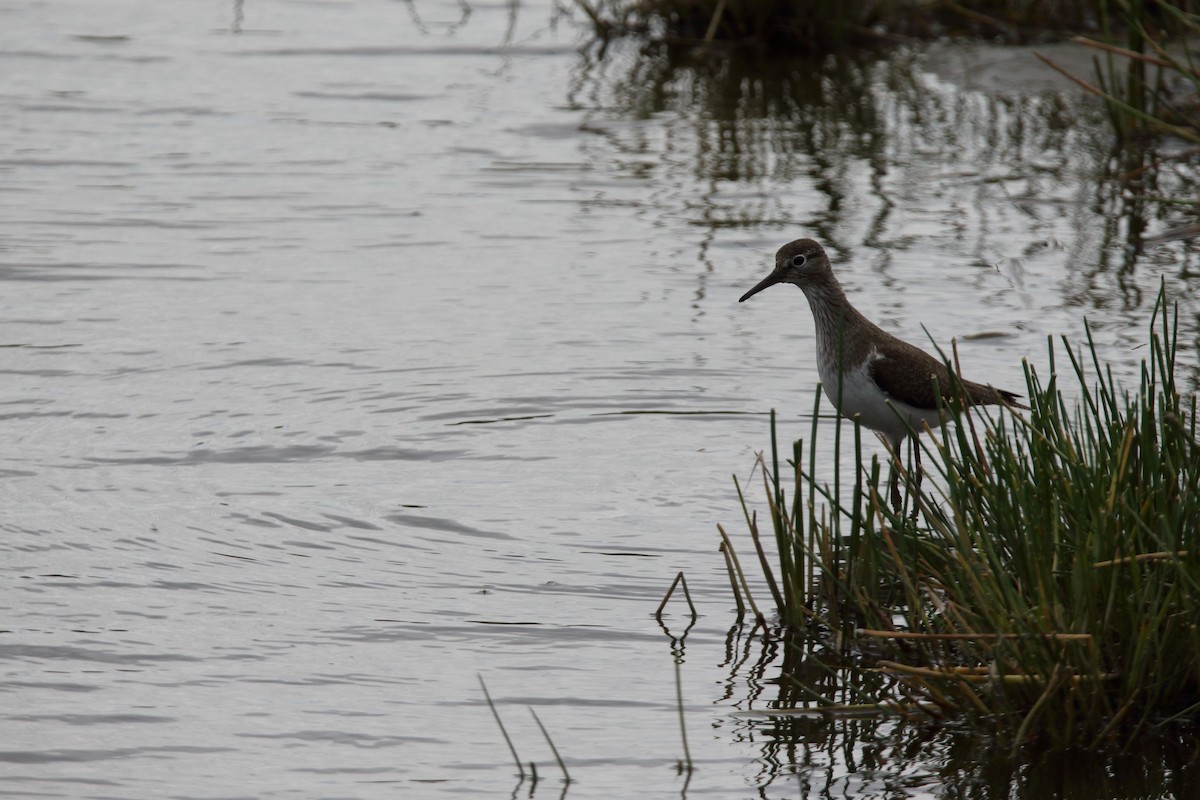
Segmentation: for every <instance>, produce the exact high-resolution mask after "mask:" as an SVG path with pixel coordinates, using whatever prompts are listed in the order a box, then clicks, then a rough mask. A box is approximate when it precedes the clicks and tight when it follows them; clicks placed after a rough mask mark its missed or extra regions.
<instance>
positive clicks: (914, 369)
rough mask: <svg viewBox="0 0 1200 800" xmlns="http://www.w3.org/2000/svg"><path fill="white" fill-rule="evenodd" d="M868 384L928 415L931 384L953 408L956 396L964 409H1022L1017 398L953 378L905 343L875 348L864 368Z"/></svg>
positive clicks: (934, 403)
mask: <svg viewBox="0 0 1200 800" xmlns="http://www.w3.org/2000/svg"><path fill="white" fill-rule="evenodd" d="M868 370H869V374H870V376H871V380H873V381H875V385H876V386H878V387H879V388H880V389H881V390H883V391H884V392H885V393H887V394H888V395H889V396H891V397H892V398H894V399H896V400H899V401H900V402H902V403H907V404H908V405H910V406H912V407H913V408H920V409H925V410H929V411H932V410H934V409H936V408H937V407H938V399H937V395H936V394H934V382H935V381H936V385H937V391H938V393H939V394H941V396H942V402H943V403H947V402H948V403H949V404H950V405H951V406H953V405H955V403H954V401H955V400H956V399H957V398H958V397H959V395H960V393H961V394H962V395H966V398H967V404H968V405H992V404H996V405H1011V406H1016V407H1017V408H1025V407H1026V406H1024V405H1022V404H1021V403H1020V402H1018V398H1019V397H1020V395H1019V394H1015V393H1013V392H1007V391H1004V390H1002V389H996V388H995V387H992V386H986V385H984V384H982V383H975V381H968V380H964V379H963V378H956V377H955V376H952V375H951V374H950V370H948V369H947V368H946V365H945V364H943V363H942V362H941V361H938V360H937V359H936V358H934V357H933V356H931V355H929V354H928V353H926V352H925V351H923V350H918V349H917V348H915V347H913V346H912V345H910V344H907V343H906V342H901V341H898V340H897V341H894V342H888V343H887V344H886V345H885V346H884V347H881V348H879V355H878V357H877V358H876V359H875V360H874V361H872V362H871V363H870V365H869V367H868Z"/></svg>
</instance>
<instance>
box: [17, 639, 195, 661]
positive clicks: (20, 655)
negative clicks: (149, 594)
mask: <svg viewBox="0 0 1200 800" xmlns="http://www.w3.org/2000/svg"><path fill="white" fill-rule="evenodd" d="M6 660H8V661H87V662H90V663H95V664H122V665H131V664H133V665H149V664H159V663H163V662H172V661H203V660H205V659H201V658H196V657H194V656H183V655H176V654H171V653H123V654H119V655H118V654H116V653H112V652H108V651H105V650H96V649H92V648H86V647H75V646H71V645H63V646H60V647H53V646H50V645H34V644H5V645H0V661H6Z"/></svg>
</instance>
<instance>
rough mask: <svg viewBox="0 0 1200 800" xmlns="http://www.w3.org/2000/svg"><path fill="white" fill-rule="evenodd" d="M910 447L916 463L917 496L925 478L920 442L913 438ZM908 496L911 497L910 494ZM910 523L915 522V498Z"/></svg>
mask: <svg viewBox="0 0 1200 800" xmlns="http://www.w3.org/2000/svg"><path fill="white" fill-rule="evenodd" d="M910 446H911V447H912V451H913V458H914V459H915V460H916V462H917V494H918V495H919V494H921V479H922V478H923V477H925V468H924V467H922V466H921V440H920V439H918V438H917V437H915V436H914V437H913V438H912V444H911V445H910ZM909 496H910V497H912V495H911V493H910V495H909ZM912 521H913V522H916V521H917V500H916V498H915V497H914V498H913V507H912Z"/></svg>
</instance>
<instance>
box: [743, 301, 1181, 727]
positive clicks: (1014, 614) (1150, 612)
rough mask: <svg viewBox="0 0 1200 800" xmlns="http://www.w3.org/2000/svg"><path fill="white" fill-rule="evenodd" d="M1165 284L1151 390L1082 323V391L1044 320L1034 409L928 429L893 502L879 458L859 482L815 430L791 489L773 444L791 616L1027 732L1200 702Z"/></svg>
mask: <svg viewBox="0 0 1200 800" xmlns="http://www.w3.org/2000/svg"><path fill="white" fill-rule="evenodd" d="M1158 302H1159V305H1158V306H1157V307H1156V310H1155V318H1154V322H1152V324H1151V333H1150V337H1149V356H1148V358H1146V359H1145V360H1144V361H1143V363H1142V367H1141V374H1140V380H1139V384H1138V387H1137V389H1136V391H1130V392H1123V391H1122V390H1121V389H1119V388H1118V386H1117V385H1116V382H1115V380H1114V378H1113V376H1112V373H1111V371H1110V370H1108V369H1106V368H1104V367H1103V366H1102V365H1101V363H1100V361H1099V359H1098V358H1097V356H1096V353H1095V347H1094V343H1093V341H1092V339H1091V336H1090V333H1089V335H1088V338H1087V343H1086V344H1087V347H1086V353H1087V356H1086V358H1085V356H1084V355H1081V354H1078V353H1075V352H1073V351H1072V350H1071V348H1070V346H1069V344H1068V343H1067V342H1066V341H1065V340H1064V341H1063V345H1064V347H1065V349H1066V353H1067V357H1068V360H1069V362H1070V367H1071V372H1072V373H1073V374H1074V376H1075V378H1076V379H1077V381H1078V384H1079V390H1080V397H1079V400H1078V401H1077V402H1074V403H1068V401H1067V400H1065V399H1064V396H1063V394H1062V392H1061V391H1060V390H1059V387H1058V376H1057V373H1056V368H1057V353H1056V351H1055V347H1054V342H1053V340H1051V341H1050V343H1049V349H1050V377H1049V379H1048V380H1043V379H1042V378H1041V377H1040V376H1039V375H1038V374H1037V373H1036V371H1035V370H1034V369H1033V368H1031V367H1029V366H1028V365H1027V366H1026V382H1027V387H1028V389H1027V394H1028V397H1029V405H1030V408H1029V409H1028V411H1017V410H1014V411H1012V412H1011V413H1009V412H1007V411H1005V412H1000V413H995V414H991V415H988V416H987V417H985V418H977V417H978V415H976V414H973V413H972V414H964V415H960V418H959V420H958V422H957V424H955V423H951V424H948V425H946V426H945V427H944V428H942V429H941V430H940V431H938V432H937V433H935V434H934V435H932V436H931V435H928V434H926V435H923V436H921V437H920V442H919V446H920V447H921V448H922V452H923V454H924V457H923V461H924V465H925V470H926V475H925V479H924V481H923V482H918V480H917V475H916V474H915V472H914V471H913V470H911V469H907V470H905V469H901V482H902V486H903V488H904V489H905V495H906V498H905V501H904V503H903V504H902V506H901V507H900V508H892V507H891V505H890V503H889V502H888V501H887V484H886V478H885V477H884V476H883V470H882V469H881V466H880V463H879V460H878V459H877V458H876V459H873V460H872V462H871V463H870V465H869V466H864V465H862V460H861V459H858V462H857V463H858V464H859V466H858V467H857V474H856V476H855V480H854V481H853V484H854V487H853V489H852V491H849V492H845V491H843V490H841V489H839V488H838V487H839V483H840V480H841V476H839V475H836V474H835V476H834V481H833V484H832V487H833V488H830V486H829V485H827V484H825V483H822V482H819V481H818V479H817V478H816V466H817V464H816V449H815V448H814V447H812V446H811V445H812V442H811V440H810V450H809V458H808V461H807V464H808V466H807V467H804V466H803V465H804V463H805V461H804V459H803V455H804V452H803V445H802V443H800V442H797V443H796V446H795V448H794V455H795V460H794V466H795V484H794V489H793V499H792V504H791V505H790V507H789V505H788V504H787V501H786V498H785V490H784V486H783V485H782V483H781V472H780V470H779V465H778V457H777V454H776V453H775V452H773V458H772V464H771V465H770V466H768V465H766V464H765V463H764V465H763V466H764V478H765V480H766V486H767V496H768V501H769V509H770V516H771V522H772V528H773V530H774V535H775V540H776V545H777V550H778V555H779V561H780V564H781V570H780V574H779V577H778V579H776V577H775V575H774V574H773V571H772V570H771V569H770V567H767V564H768V563H769V562H768V560H767V559H765V558H764V559H763V560H762V563H763V565H764V567H765V569H766V571H767V578H768V582H769V585H770V587H771V591H772V594H773V596H774V599H775V601H776V605H777V609H778V613H779V616H780V619H781V621H782V623H783V624H784V625H786V626H790V627H793V628H807V629H808V630H810V631H816V632H817V633H818V636H819V638H820V639H821V640H823V641H826V642H828V641H830V640H832V641H833V642H835V643H836V644H837V645H838V646H839V648H840V649H841V650H842V651H843V652H853V653H856V654H857V655H858V656H860V657H861V658H862V659H863V660H862V662H861V664H862V666H863V667H867V668H870V669H878V670H883V672H884V673H886V674H888V675H889V676H891V677H892V678H894V681H892V682H891V683H884V684H880V685H881V686H888V687H890V688H888V689H887V692H890V693H893V695H894V699H901V698H902V699H904V703H903V705H904V706H905V707H906V708H912V709H917V710H918V711H919V712H921V713H927V714H929V715H931V716H934V717H938V718H941V717H946V716H958V717H961V718H963V719H968V720H972V719H973V720H975V721H977V722H980V723H981V724H986V725H987V726H989V727H992V728H995V729H998V730H999V731H1001V732H1003V733H1004V734H1005V735H1006V736H1008V737H1009V739H1008V740H1009V741H1011V742H1012V746H1013V748H1014V750H1015V749H1018V748H1019V747H1021V746H1022V745H1023V744H1028V743H1031V742H1035V741H1036V742H1038V743H1040V744H1048V745H1051V746H1062V747H1066V746H1074V745H1085V746H1095V745H1098V744H1102V743H1114V742H1115V743H1118V744H1120V743H1127V742H1129V741H1131V740H1132V737H1136V736H1138V735H1139V734H1141V733H1143V732H1145V731H1147V730H1148V729H1150V728H1153V727H1158V726H1163V725H1165V724H1167V723H1168V722H1169V721H1172V720H1182V719H1192V718H1195V717H1197V715H1198V714H1200V445H1198V444H1197V441H1196V413H1195V412H1196V404H1195V398H1194V397H1193V398H1192V399H1191V400H1190V401H1187V402H1185V401H1184V399H1183V397H1182V396H1181V394H1180V392H1179V389H1178V387H1177V385H1176V378H1175V366H1176V360H1175V359H1176V351H1177V344H1178V327H1177V321H1176V320H1177V317H1176V315H1175V314H1172V313H1170V312H1169V311H1168V309H1167V306H1166V303H1165V299H1164V296H1163V294H1162V293H1160V296H1159V301H1158ZM847 425H849V423H847ZM841 428H842V425H841V424H839V425H838V431H839V433H838V434H837V437H838V439H837V441H836V442H835V450H836V449H838V448H839V447H840V445H841V433H840V430H841ZM815 435H816V422H815V421H814V426H813V437H814V439H815ZM772 436H774V429H772ZM860 444H861V441H860V432H859V429H858V427H857V425H856V426H855V429H854V446H855V452H856V453H859V452H861V451H860V449H859V448H860ZM774 449H775V448H773V451H774ZM835 458H836V456H835ZM763 461H764V462H765V461H766V459H763ZM835 463H836V461H835ZM847 494H848V495H849V496H847ZM743 510H746V509H745V498H744V497H743ZM747 521H748V522H749V523H750V525H751V529H752V532H753V534H754V536H755V539H756V541H757V540H758V525H757V519H756V518H755V517H754V516H753V515H752V514H750V513H749V512H748V511H747ZM866 699H867V700H868V701H870V702H885V701H887V700H888V698H884V697H874V698H866Z"/></svg>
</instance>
